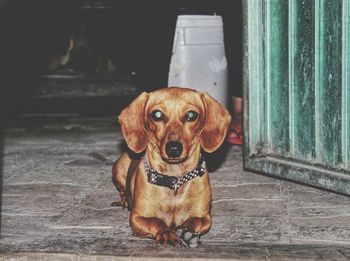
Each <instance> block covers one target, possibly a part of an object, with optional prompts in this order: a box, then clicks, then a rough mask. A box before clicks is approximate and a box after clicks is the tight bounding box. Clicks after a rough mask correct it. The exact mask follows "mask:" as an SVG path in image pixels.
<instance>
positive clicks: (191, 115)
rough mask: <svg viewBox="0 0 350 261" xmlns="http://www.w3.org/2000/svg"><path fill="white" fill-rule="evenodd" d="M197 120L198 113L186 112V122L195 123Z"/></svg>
mask: <svg viewBox="0 0 350 261" xmlns="http://www.w3.org/2000/svg"><path fill="white" fill-rule="evenodd" d="M197 118H198V113H197V112H195V111H188V112H187V113H186V121H195V120H197Z"/></svg>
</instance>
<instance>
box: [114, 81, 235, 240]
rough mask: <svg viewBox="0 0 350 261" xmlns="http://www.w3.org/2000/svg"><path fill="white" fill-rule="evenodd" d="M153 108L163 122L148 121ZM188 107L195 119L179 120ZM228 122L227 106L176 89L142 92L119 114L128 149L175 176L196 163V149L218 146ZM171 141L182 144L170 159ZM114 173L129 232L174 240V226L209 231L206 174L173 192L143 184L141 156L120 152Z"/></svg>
mask: <svg viewBox="0 0 350 261" xmlns="http://www.w3.org/2000/svg"><path fill="white" fill-rule="evenodd" d="M155 109H159V110H161V111H162V112H163V113H164V115H165V117H164V120H162V121H160V122H155V121H153V120H152V118H151V116H150V115H151V112H152V111H153V110H155ZM190 110H193V111H196V112H197V113H198V115H199V116H198V119H197V120H196V121H193V122H189V121H185V120H184V119H185V118H184V117H185V114H186V112H188V111H190ZM230 121H231V117H230V115H229V113H228V112H227V110H226V109H225V108H224V107H223V106H221V105H220V104H219V103H218V102H216V101H215V100H214V99H213V98H211V97H210V96H209V95H207V94H205V93H201V92H197V91H194V90H190V89H184V88H177V87H172V88H164V89H160V90H157V91H154V92H151V93H145V92H144V93H142V94H141V95H139V96H138V97H137V98H136V99H135V101H133V102H132V103H131V104H130V105H129V106H128V107H127V108H125V109H124V110H123V111H122V113H121V115H120V116H119V122H120V124H121V128H122V133H123V135H124V138H125V140H126V143H127V145H128V146H129V148H130V149H131V150H132V151H134V152H136V153H140V152H143V151H144V150H146V153H147V155H148V159H149V162H150V163H151V165H152V167H153V168H154V169H156V170H157V171H158V172H160V173H163V174H165V175H170V176H178V177H180V176H182V175H184V174H185V173H187V172H189V171H191V170H193V169H195V168H196V167H197V164H198V161H199V159H200V152H201V149H203V150H205V151H206V152H209V153H211V152H213V151H215V150H216V149H218V148H219V146H220V145H221V144H222V142H223V140H224V138H225V135H226V131H227V128H228V125H229V123H230ZM170 140H177V141H180V142H181V144H182V145H183V151H182V153H181V155H180V156H179V157H178V159H177V161H176V162H170V160H169V158H168V156H167V153H166V149H165V144H166V143H167V142H168V141H170ZM131 165H132V167H131V168H130V166H131ZM113 176H114V180H115V182H116V185H117V188H118V190H119V193H120V197H121V204H122V205H123V206H124V207H128V208H129V209H130V210H131V213H130V225H131V228H132V231H133V234H134V235H137V236H140V237H150V238H154V239H155V240H157V242H160V243H163V244H177V242H178V241H179V238H178V237H177V235H176V233H175V231H176V229H179V228H185V229H187V230H189V231H191V232H193V233H198V234H199V235H204V234H206V233H207V232H208V231H209V229H210V226H211V189H210V183H209V175H208V173H207V172H206V173H205V174H204V175H203V176H202V177H197V178H195V179H193V180H191V181H189V182H188V183H186V184H185V185H184V186H181V187H180V188H179V190H178V192H177V193H176V195H175V193H174V191H173V190H171V189H169V188H166V187H161V186H156V185H153V184H150V183H148V181H147V175H146V174H145V170H144V164H143V158H141V159H139V160H136V161H135V160H132V159H131V158H130V155H129V154H128V153H126V152H125V153H123V154H122V155H121V157H120V158H119V159H118V160H117V161H116V162H115V164H114V166H113Z"/></svg>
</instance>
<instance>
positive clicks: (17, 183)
mask: <svg viewBox="0 0 350 261" xmlns="http://www.w3.org/2000/svg"><path fill="white" fill-rule="evenodd" d="M122 144H123V138H122V136H121V133H120V130H119V127H118V126H117V124H116V117H115V116H110V117H99V118H91V117H90V118H81V117H79V116H78V115H75V114H70V115H66V114H62V115H58V114H56V115H50V116H49V115H27V116H23V117H21V118H20V119H19V120H18V121H17V122H16V123H14V124H13V125H12V127H11V128H10V129H9V130H7V132H6V137H5V150H4V153H5V157H4V173H3V183H4V184H3V198H2V199H3V204H2V213H1V218H2V227H1V235H2V239H1V240H0V252H1V253H2V254H1V255H0V260H103V261H104V260H169V259H177V260H190V259H191V260H295V259H297V260H350V198H349V197H346V196H342V195H338V194H334V193H330V192H326V191H322V190H318V189H315V188H311V187H307V186H303V185H299V184H295V183H291V182H287V181H283V180H278V179H274V178H271V177H266V176H263V175H258V174H254V173H249V172H245V171H243V169H242V151H241V148H240V147H231V146H228V145H225V146H224V147H223V149H222V150H221V151H220V152H219V153H217V154H214V155H212V156H210V157H209V160H208V161H209V165H211V169H212V171H211V173H210V177H211V183H212V189H213V210H212V214H213V225H212V228H211V230H210V232H209V233H208V234H207V235H205V236H204V237H203V238H202V244H201V245H200V246H199V247H198V248H195V249H192V248H188V249H187V248H164V247H161V246H156V244H155V243H154V242H153V241H152V240H148V239H140V238H137V237H134V236H132V234H131V230H130V227H129V224H128V211H126V210H123V209H121V208H115V207H111V206H110V205H111V203H112V202H113V201H115V200H116V199H118V195H117V193H116V190H115V188H114V185H113V184H112V180H111V167H112V164H113V162H114V160H115V159H116V158H117V157H118V156H119V155H120V152H121V148H122V147H123V146H122ZM156 258H157V259H156Z"/></svg>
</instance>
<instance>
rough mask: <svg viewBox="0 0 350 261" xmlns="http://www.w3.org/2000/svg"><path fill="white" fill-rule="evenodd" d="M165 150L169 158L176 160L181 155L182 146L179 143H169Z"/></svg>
mask: <svg viewBox="0 0 350 261" xmlns="http://www.w3.org/2000/svg"><path fill="white" fill-rule="evenodd" d="M165 150H166V154H168V156H169V157H170V158H177V157H179V156H180V155H181V153H182V144H181V142H179V141H169V142H168V143H167V144H166V146H165Z"/></svg>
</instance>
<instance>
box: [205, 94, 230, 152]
mask: <svg viewBox="0 0 350 261" xmlns="http://www.w3.org/2000/svg"><path fill="white" fill-rule="evenodd" d="M201 98H202V101H203V103H204V107H205V118H206V120H205V125H204V128H203V130H202V133H201V136H200V141H201V146H202V148H203V149H204V150H205V151H206V152H208V153H211V152H214V151H215V150H217V149H218V148H219V147H220V146H221V144H222V142H223V141H224V139H225V137H226V133H227V128H228V126H229V124H230V122H231V116H230V114H229V113H228V111H227V110H226V108H225V107H224V106H222V105H221V104H220V103H218V102H217V101H216V100H214V99H213V98H212V97H210V96H209V95H208V94H206V93H203V94H202V97H201Z"/></svg>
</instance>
